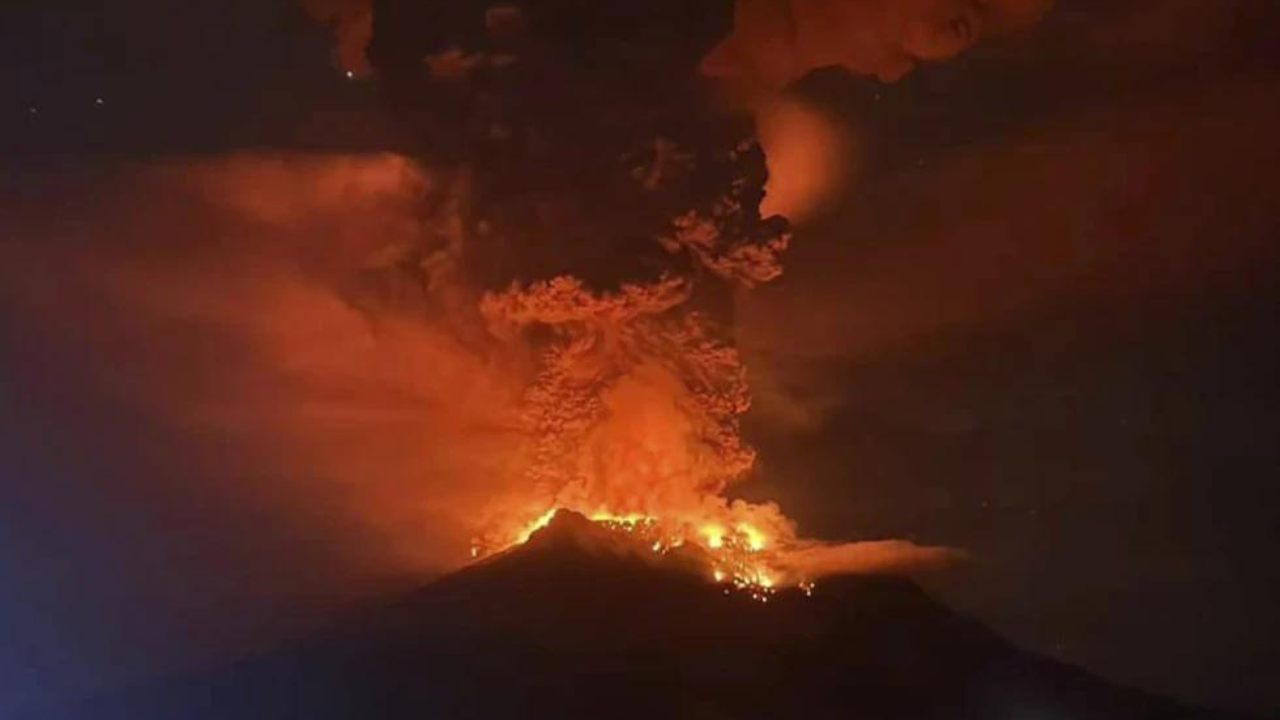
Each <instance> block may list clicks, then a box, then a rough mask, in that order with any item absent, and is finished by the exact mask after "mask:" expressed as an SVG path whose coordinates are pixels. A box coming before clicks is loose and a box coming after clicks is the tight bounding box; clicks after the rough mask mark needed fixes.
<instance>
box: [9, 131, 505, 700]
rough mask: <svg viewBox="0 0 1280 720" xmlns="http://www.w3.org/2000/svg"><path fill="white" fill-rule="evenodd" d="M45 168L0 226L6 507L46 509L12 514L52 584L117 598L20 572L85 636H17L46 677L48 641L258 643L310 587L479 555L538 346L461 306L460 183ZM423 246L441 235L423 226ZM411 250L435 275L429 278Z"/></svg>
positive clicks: (300, 608)
mask: <svg viewBox="0 0 1280 720" xmlns="http://www.w3.org/2000/svg"><path fill="white" fill-rule="evenodd" d="M77 175H78V176H79V177H80V180H76V179H74V178H76V176H77ZM48 180H49V182H45V181H43V180H41V179H39V178H35V177H29V178H24V179H23V182H21V183H20V186H15V187H14V188H13V189H14V190H15V193H14V195H11V197H14V198H16V200H17V201H16V202H13V203H6V206H5V208H4V212H3V217H4V220H3V222H2V223H0V232H3V234H4V236H5V237H6V238H7V240H6V242H5V244H4V249H3V251H2V252H0V258H2V261H3V265H4V269H3V271H0V277H2V282H0V287H3V288H4V292H3V294H0V311H3V312H2V314H0V317H2V318H3V319H4V320H5V323H4V325H3V326H0V327H2V329H4V330H5V331H6V334H10V333H11V334H12V337H11V338H6V339H7V340H9V341H10V342H9V343H8V347H10V348H11V349H12V350H13V353H12V354H11V355H10V356H9V357H8V358H6V359H7V360H9V362H6V363H5V364H6V370H7V371H10V372H9V376H11V377H12V378H14V379H15V385H14V386H13V388H12V391H13V392H10V393H6V397H5V401H6V407H8V408H10V409H9V412H8V413H7V414H8V415H9V416H11V417H12V418H14V423H13V424H12V426H10V425H9V424H6V425H5V426H4V428H2V429H3V430H4V432H3V433H0V441H3V443H4V446H5V447H6V448H8V451H7V452H8V453H9V454H10V456H11V457H14V458H19V459H15V461H14V463H13V464H11V465H9V466H8V473H9V476H8V477H6V479H5V483H4V485H3V486H0V493H2V495H0V504H4V505H5V507H6V510H10V509H16V508H22V507H26V508H27V511H26V512H25V513H21V515H22V517H23V519H22V522H32V523H37V524H38V525H39V526H40V530H39V532H35V531H31V532H32V534H31V535H27V534H24V533H23V531H22V528H21V526H20V525H19V526H18V527H17V528H16V529H15V528H14V526H12V525H9V530H13V531H15V532H17V533H18V535H17V537H16V538H15V540H14V542H13V543H6V544H5V545H6V550H5V553H4V555H5V557H3V558H0V559H3V560H4V564H5V566H6V568H10V569H11V570H12V572H10V571H9V570H6V577H7V578H10V579H11V580H12V581H13V582H15V583H19V584H20V585H21V586H23V587H27V588H29V592H44V591H46V590H51V589H52V588H54V587H57V586H65V585H67V584H68V583H70V584H71V585H72V586H76V587H78V589H76V590H73V591H70V592H67V593H66V596H67V597H84V598H92V600H91V601H90V602H92V603H93V605H94V607H96V608H97V611H98V612H97V613H96V614H95V617H99V616H100V617H106V618H110V622H109V623H107V624H105V625H99V624H97V622H96V621H94V620H91V619H90V618H89V617H87V616H85V615H84V614H83V613H82V612H81V611H76V610H74V609H71V608H68V606H67V603H66V602H65V601H63V600H43V601H42V600H40V599H39V598H38V596H30V597H28V596H26V595H25V592H28V591H22V592H23V593H24V594H19V595H18V596H16V597H17V598H18V607H19V608H20V609H21V611H22V612H44V613H46V614H48V615H49V616H47V617H45V618H44V619H42V620H32V621H30V622H29V623H27V624H26V626H27V628H28V630H30V631H32V632H34V631H36V630H39V629H40V628H58V629H59V632H63V633H67V634H69V635H71V636H73V637H74V638H75V639H74V640H72V641H68V642H69V643H70V645H67V646H66V647H69V648H72V649H74V653H73V655H72V656H71V657H61V658H60V657H56V656H50V655H49V654H50V653H51V652H52V651H53V649H56V648H59V647H64V645H63V644H60V643H57V642H52V641H50V640H49V639H48V638H43V639H40V638H28V637H26V635H25V633H26V632H28V630H23V631H22V633H23V634H21V635H15V638H16V639H15V641H14V642H15V645H14V648H21V647H24V646H25V644H24V642H21V641H22V640H23V638H25V639H26V640H28V641H30V644H31V646H32V647H33V648H37V649H38V650H39V652H36V653H35V654H34V655H33V656H32V659H31V660H30V662H28V663H27V665H26V668H27V669H26V670H24V671H23V672H24V673H26V672H36V673H37V674H36V677H34V678H32V679H31V682H32V683H35V682H37V681H38V680H39V678H41V677H44V676H45V675H40V674H39V668H41V667H42V664H43V663H46V662H47V663H50V664H52V665H54V666H59V665H62V664H70V665H71V666H76V667H79V666H84V667H86V668H88V669H89V670H93V671H94V672H98V671H100V670H101V668H103V667H106V666H110V667H119V668H130V667H132V668H134V669H137V667H138V666H140V665H141V666H150V667H151V669H152V670H159V669H160V668H158V667H155V666H154V665H153V664H154V663H165V662H169V661H173V662H180V661H183V660H191V657H190V654H191V653H195V654H197V655H198V654H200V653H202V652H209V651H210V649H211V648H218V647H226V646H228V645H230V646H232V648H233V649H235V650H237V651H241V650H243V647H244V645H245V644H256V643H260V642H264V641H267V640H268V639H269V638H272V637H276V636H278V634H279V633H280V632H282V631H283V629H284V628H287V627H290V626H292V625H296V621H297V619H298V618H305V617H307V616H308V615H307V611H306V608H307V607H310V606H314V605H319V606H324V607H331V606H332V605H333V603H334V602H337V601H339V600H342V599H344V598H359V597H367V596H368V595H369V594H370V593H376V592H379V591H380V590H382V589H385V588H387V587H390V586H391V585H395V584H397V583H400V582H405V581H407V582H411V583H415V584H416V583H420V582H421V581H422V580H423V578H426V577H429V576H431V575H432V574H434V573H437V572H440V571H441V570H444V569H447V568H450V567H456V566H458V565H460V564H462V563H464V562H466V561H468V560H469V559H470V558H469V554H468V543H469V541H470V538H471V533H472V532H473V528H472V523H474V522H475V520H476V519H475V518H473V517H469V516H468V512H470V511H472V510H474V509H475V508H478V507H481V506H482V505H483V503H484V501H485V499H486V498H487V497H488V496H489V494H490V493H494V492H498V491H500V490H501V488H502V487H503V483H504V482H506V481H507V478H508V477H510V476H512V475H514V473H510V472H509V468H507V467H506V465H505V463H506V462H507V461H508V459H509V458H510V457H511V453H512V452H514V451H515V449H516V447H517V441H516V437H515V434H514V433H513V432H512V430H511V423H510V422H509V420H510V418H509V417H508V415H507V413H508V411H509V409H510V408H511V407H512V406H513V404H514V401H515V398H516V396H517V395H518V393H519V391H520V389H521V388H522V387H523V385H522V384H521V383H522V375H521V373H522V368H521V359H520V356H519V353H518V352H511V351H510V349H508V350H507V352H505V353H503V354H501V355H495V354H493V353H492V352H491V348H490V347H489V346H487V345H486V343H485V342H484V339H483V337H484V335H483V326H482V325H480V324H479V321H478V318H474V319H473V318H472V317H471V316H468V314H467V312H466V311H465V309H460V308H465V306H466V305H467V304H468V303H470V304H472V305H474V298H472V299H471V300H469V301H468V300H467V299H466V298H464V297H463V295H465V294H466V292H467V291H466V290H465V288H463V287H462V284H461V283H457V282H454V281H453V280H452V279H450V272H451V270H450V256H449V251H448V248H449V243H448V241H447V239H446V240H441V241H439V242H435V241H432V240H429V239H424V238H426V236H427V235H428V234H430V233H441V232H444V233H445V234H447V233H448V230H449V228H450V226H449V224H448V223H447V222H445V221H444V220H443V218H447V217H448V216H449V215H450V212H451V210H449V209H448V205H449V203H448V200H447V192H446V191H445V188H444V186H442V185H441V184H439V183H437V182H436V179H435V178H433V177H432V176H431V175H430V174H428V173H425V172H424V171H422V170H421V169H420V168H418V167H417V166H415V165H414V164H413V163H411V162H409V161H407V160H405V159H403V158H400V157H396V156H357V157H343V156H334V157H323V156H321V157H308V156H301V157H299V156H287V155H279V156H276V155H245V156H239V157H230V158H226V159H216V160H211V159H191V160H171V161H164V162H158V163H151V164H147V165H142V166H137V167H132V168H116V169H111V170H102V169H96V170H95V169H92V168H81V169H80V170H68V169H66V168H63V169H59V170H58V171H56V173H55V174H54V175H53V176H52V177H51V178H48ZM80 181H82V182H83V184H82V185H81V186H80V187H75V184H76V183H77V182H80ZM433 204H435V205H437V206H439V208H440V209H439V210H438V211H437V213H436V214H432V211H431V210H430V208H431V207H432V206H433ZM424 208H427V209H426V210H424ZM423 217H430V218H435V219H437V220H439V222H436V223H431V224H424V223H423V221H422V218H423ZM424 245H425V246H429V247H430V246H434V247H438V248H441V249H442V250H443V251H442V252H441V253H438V254H436V255H426V256H421V257H418V256H412V257H410V255H411V254H410V253H409V252H408V251H406V250H405V248H410V247H415V248H416V247H422V246H424ZM405 263H410V264H415V265H416V266H419V267H426V268H427V271H424V272H423V273H420V274H416V275H414V277H426V278H430V279H432V280H434V281H438V285H437V286H436V287H432V288H428V289H425V290H424V288H422V287H421V286H420V285H416V284H415V283H414V282H412V281H407V280H405V279H404V275H403V274H402V273H400V272H398V271H397V267H398V266H400V265H403V264H405ZM427 266H430V267H427ZM450 293H457V295H450ZM472 315H474V313H472ZM473 323H474V324H473ZM473 330H474V331H475V332H474V333H473V334H472V331H473ZM19 418H22V421H21V422H18V419H19ZM14 512H16V510H14ZM6 517H8V516H7V515H6ZM15 519H16V518H15ZM6 532H7V531H6ZM32 536H34V537H43V538H46V541H47V542H49V543H51V544H53V545H57V544H58V543H62V544H64V545H65V546H67V547H68V548H72V549H69V550H67V551H66V558H67V559H66V561H65V562H67V563H78V562H82V561H83V562H86V563H88V565H89V567H88V568H85V569H73V568H65V569H62V570H59V569H58V568H59V567H60V566H59V565H58V564H56V563H50V562H48V561H47V560H41V558H42V557H43V556H44V554H43V553H42V552H40V551H39V549H37V548H28V547H26V545H25V543H23V542H20V541H19V539H20V538H23V537H32ZM50 538H60V539H59V540H52V539H50ZM10 563H12V565H11V564H10ZM42 573H52V578H53V579H50V577H45V576H44V575H42ZM24 579H25V581H24ZM40 608H44V609H43V610H40ZM59 608H61V609H59ZM214 608H223V609H222V610H217V611H215V610H214ZM286 608H294V609H289V610H288V611H287V612H285V609H286ZM295 609H296V611H295ZM15 612H18V610H15ZM61 613H70V614H69V615H66V616H63V615H62V614H61ZM77 613H80V614H77ZM255 618H266V620H262V621H259V620H256V619H255ZM289 618H292V619H289ZM15 632H17V631H16V630H15ZM166 636H168V637H169V640H167V641H166V640H164V638H165V637H166ZM172 637H181V638H183V641H182V642H181V643H173V641H172ZM103 648H112V649H111V650H103ZM121 648H128V649H129V650H128V651H127V652H126V651H123V650H120V649H121ZM7 652H8V651H6V653H5V654H4V656H0V669H4V667H6V662H7V661H8V659H9V658H8V657H7ZM15 652H16V650H15ZM33 652H34V651H33ZM99 652H109V653H110V652H115V653H118V655H119V656H118V657H117V658H116V659H115V660H114V661H113V662H110V663H103V662H95V660H94V658H98V654H97V653H99ZM184 654H186V655H187V656H186V657H184ZM175 655H176V656H177V657H175ZM99 659H101V658H99ZM15 662H17V659H16V656H15ZM66 670H67V668H66V667H60V668H57V669H55V670H54V671H52V676H53V677H66V676H67V672H66ZM46 675H47V674H46ZM32 687H33V688H34V687H36V686H34V685H33V686H32Z"/></svg>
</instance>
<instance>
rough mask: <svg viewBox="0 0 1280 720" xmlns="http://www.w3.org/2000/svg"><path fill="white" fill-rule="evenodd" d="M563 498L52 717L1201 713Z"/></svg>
mask: <svg viewBox="0 0 1280 720" xmlns="http://www.w3.org/2000/svg"><path fill="white" fill-rule="evenodd" d="M700 552H701V551H700V550H698V549H696V548H693V549H690V550H688V551H677V552H671V553H665V554H654V553H652V552H651V551H649V549H648V548H647V547H645V546H644V545H643V544H642V543H639V542H637V541H636V540H635V538H633V537H631V536H630V535H628V534H626V533H620V532H618V531H616V530H613V529H609V528H608V527H605V526H602V525H600V524H597V523H593V522H591V521H589V520H587V519H586V518H584V517H582V516H581V515H576V514H574V513H570V512H561V513H559V514H557V515H556V517H555V518H553V519H552V521H551V522H550V523H549V524H548V525H547V526H546V527H545V528H543V529H542V530H539V531H538V532H536V533H535V534H534V535H533V536H532V537H531V538H530V540H529V542H527V543H526V544H524V545H520V546H518V547H516V548H514V549H512V550H510V551H508V552H505V553H502V554H499V555H496V556H494V557H492V558H489V559H488V560H486V561H484V562H481V563H478V564H476V565H473V566H471V567H469V568H467V569H465V570H463V571H461V572H458V573H456V574H454V575H451V576H448V577H445V578H443V579H441V580H439V581H437V582H435V583H432V584H430V585H427V586H426V587H424V588H422V589H421V590H419V591H417V592H415V593H412V594H410V595H407V596H404V597H400V598H397V599H395V600H393V601H390V602H387V603H385V604H382V605H380V606H377V607H372V608H368V609H366V610H365V611H364V612H363V613H360V614H358V615H356V616H353V617H350V618H348V619H347V620H345V621H343V622H340V623H336V624H334V625H332V626H330V627H329V628H327V629H326V630H323V631H321V632H319V633H317V634H314V635H312V636H311V637H309V638H307V639H305V640H304V641H302V642H299V643H296V644H293V645H291V646H289V647H286V648H282V649H280V650H278V651H275V652H271V653H267V654H264V655H261V656H259V657H256V658H253V659H249V660H246V661H244V662H242V663H240V664H237V665H235V666H233V667H229V668H226V669H224V670H222V671H219V672H216V673H212V674H208V675H204V676H199V677H192V678H187V679H183V680H178V681H172V682H167V683H163V684H160V685H155V686H151V687H147V688H142V689H139V690H137V691H135V692H133V693H130V694H128V695H127V696H121V697H117V698H114V699H112V700H110V701H108V702H100V703H95V704H94V705H92V706H90V707H86V708H83V709H81V710H78V711H72V712H65V713H62V714H57V715H52V716H48V717H57V718H60V719H62V720H72V719H73V718H74V719H80V718H83V719H85V720H87V719H88V718H93V719H94V720H125V719H128V720H193V719H198V720H205V719H207V720H213V719H214V718H219V719H221V718H235V719H236V720H248V719H250V718H264V719H265V718H272V719H275V718H300V719H301V718H306V719H307V720H314V719H317V718H335V719H336V718H361V719H366V720H367V719H373V718H573V717H598V716H601V715H604V716H608V717H614V718H792V717H794V718H801V717H803V718H845V717H857V718H864V719H870V718H886V719H887V718H903V719H906V718H913V719H918V718H1026V717H1046V718H1155V717H1206V718H1207V717H1213V715H1211V714H1209V713H1205V712H1201V711H1198V710H1195V709H1191V708H1186V707H1182V706H1179V705H1177V704H1175V703H1173V702H1169V701H1165V700H1162V699H1159V698H1156V697H1152V696H1148V695H1145V694H1143V693H1140V692H1137V691H1132V690H1127V689H1123V688H1118V687H1114V686H1111V685H1109V684H1107V683H1106V682H1104V681H1102V680H1099V679H1097V678H1095V677H1092V676H1090V675H1089V674H1087V673H1085V672H1083V671H1080V670H1076V669H1073V668H1071V667H1068V666H1065V665H1063V664H1060V663H1058V662H1055V661H1052V660H1049V659H1046V658H1042V657H1037V656H1035V655H1032V654H1030V653H1027V652H1024V651H1022V650H1019V649H1018V648H1016V647H1013V646H1012V645H1010V644H1009V643H1007V642H1006V641H1004V640H1002V639H1001V638H999V637H997V636H996V635H995V634H993V633H991V632H990V631H988V630H987V629H985V628H984V627H982V626H981V625H979V624H978V623H976V622H974V621H972V620H969V619H967V618H964V617H961V616H959V615H957V614H955V613H953V612H951V611H949V610H948V609H947V608H945V607H943V606H942V605H940V604H939V603H938V602H936V601H935V600H934V599H932V598H931V597H929V596H928V595H927V594H926V593H925V592H923V591H922V590H921V589H920V588H918V587H917V586H916V585H914V584H913V583H911V582H910V581H907V580H903V579H898V578H893V577H885V576H871V575H865V576H843V577H833V578H829V579H827V580H826V581H825V582H823V583H822V584H821V585H819V586H817V587H816V588H815V589H813V590H812V592H806V590H805V589H802V588H789V589H783V590H779V591H777V592H776V593H775V594H773V595H771V596H770V598H769V602H766V603H761V602H756V601H754V600H753V599H752V598H751V597H749V596H748V595H745V594H744V593H741V592H735V591H733V590H732V587H731V586H726V585H722V584H716V583H713V582H711V581H710V579H709V578H708V577H707V576H706V574H705V568H706V562H707V559H706V558H705V557H700Z"/></svg>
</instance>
